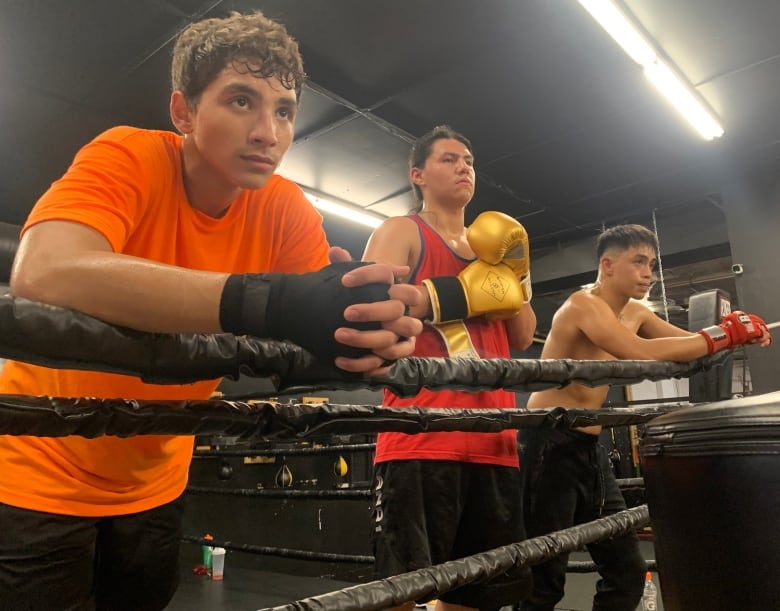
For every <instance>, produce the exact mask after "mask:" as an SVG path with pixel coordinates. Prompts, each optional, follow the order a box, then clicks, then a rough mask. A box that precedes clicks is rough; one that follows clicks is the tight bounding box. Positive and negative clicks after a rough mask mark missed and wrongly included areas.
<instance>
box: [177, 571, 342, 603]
mask: <svg viewBox="0 0 780 611" xmlns="http://www.w3.org/2000/svg"><path fill="white" fill-rule="evenodd" d="M351 585H354V584H352V583H346V582H341V581H333V580H330V579H321V578H317V577H298V576H295V575H285V574H282V573H271V572H268V571H257V570H250V569H239V568H233V569H231V568H230V567H229V566H227V565H226V567H225V576H224V579H223V580H222V581H212V580H211V579H209V578H208V577H205V576H203V577H201V576H196V575H193V573H192V571H191V570H189V571H184V572H183V574H182V582H181V585H180V586H179V589H178V591H177V592H176V595H175V596H174V598H173V601H172V602H171V604H170V605H168V610H169V611H206V610H208V611H214V610H219V611H257V609H265V608H269V607H275V606H279V605H284V604H287V603H290V602H294V601H296V600H300V599H301V598H307V597H309V596H316V595H318V594H325V593H326V592H332V591H334V590H340V589H341V588H346V587H348V586H351Z"/></svg>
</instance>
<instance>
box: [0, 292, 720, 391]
mask: <svg viewBox="0 0 780 611" xmlns="http://www.w3.org/2000/svg"><path fill="white" fill-rule="evenodd" d="M0 330H2V333H0V356H2V357H3V358H8V359H15V360H19V361H25V362H28V363H32V364H35V365H43V366H46V367H53V368H66V369H86V370H96V371H104V372H108V373H119V374H124V375H132V376H136V377H139V378H141V379H142V380H144V381H145V382H149V383H157V384H184V383H189V382H195V381H198V380H209V379H215V378H220V377H227V378H231V379H238V378H239V377H241V376H242V375H244V376H254V377H264V378H268V380H269V381H270V382H271V383H272V384H273V385H274V394H279V393H280V392H281V391H282V390H285V391H290V392H301V391H309V390H312V389H316V390H321V389H323V388H336V389H345V390H349V389H356V388H372V389H381V388H388V389H390V390H392V391H393V392H395V393H396V394H398V395H401V396H413V395H415V394H417V393H418V392H419V391H420V389H422V388H431V389H434V390H436V389H442V388H450V389H461V390H467V391H474V390H494V389H498V388H504V389H506V390H514V391H534V390H543V389H547V388H555V387H562V386H566V385H568V384H571V383H577V384H583V385H586V386H602V385H606V384H634V383H636V382H640V381H642V380H661V379H668V378H675V377H688V376H690V375H693V374H694V373H698V372H700V371H705V370H707V369H710V368H712V367H714V366H717V365H719V364H721V363H723V362H724V360H725V359H726V358H727V357H728V355H729V352H728V351H723V352H720V353H716V354H714V355H710V356H707V357H704V358H702V359H697V360H695V361H691V362H689V363H673V362H669V361H601V360H593V361H578V360H570V359H565V360H540V359H452V358H444V357H442V358H416V357H410V358H406V359H400V360H399V361H398V362H396V364H395V365H394V366H393V368H392V369H391V370H390V373H389V374H388V375H387V376H385V377H381V378H364V377H363V376H362V375H357V374H348V373H345V372H344V371H342V370H339V369H336V368H335V367H334V366H332V365H329V364H328V365H326V364H323V363H321V362H318V361H317V360H316V359H315V358H314V357H313V356H312V355H311V354H309V353H308V352H306V351H305V350H302V349H301V348H299V347H298V346H295V345H294V344H290V343H288V342H273V341H267V340H259V339H256V338H251V337H237V336H234V335H231V334H225V333H222V334H162V333H144V332H141V331H136V330H132V329H127V328H123V327H117V326H114V325H109V324H107V323H105V322H103V321H100V320H97V319H95V318H92V317H91V316H88V315H86V314H84V313H82V312H76V311H74V310H68V309H65V308H59V307H56V306H50V305H44V304H40V303H36V302H32V301H28V300H25V299H21V298H15V297H11V296H9V295H4V296H0Z"/></svg>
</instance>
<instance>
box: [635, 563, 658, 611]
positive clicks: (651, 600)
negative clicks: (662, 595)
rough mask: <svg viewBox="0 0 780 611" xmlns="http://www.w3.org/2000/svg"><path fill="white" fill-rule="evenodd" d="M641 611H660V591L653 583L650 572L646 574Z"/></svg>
mask: <svg viewBox="0 0 780 611" xmlns="http://www.w3.org/2000/svg"><path fill="white" fill-rule="evenodd" d="M639 609H640V610H641V611H656V609H658V589H657V588H656V587H655V584H654V583H653V576H652V575H651V574H650V571H647V573H645V591H644V593H643V594H642V604H641V605H640V607H639Z"/></svg>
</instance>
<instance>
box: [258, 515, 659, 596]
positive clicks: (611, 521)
mask: <svg viewBox="0 0 780 611" xmlns="http://www.w3.org/2000/svg"><path fill="white" fill-rule="evenodd" d="M649 523H650V513H649V511H648V509H647V505H641V506H639V507H634V508H632V509H627V510H625V511H621V512H619V513H616V514H614V515H611V516H608V517H606V518H600V519H598V520H594V521H593V522H588V523H586V524H579V525H577V526H574V527H572V528H567V529H564V530H561V531H558V532H555V533H551V534H549V535H544V536H542V537H535V538H533V539H528V540H526V541H521V542H519V543H513V544H511V545H505V546H503V547H499V548H497V549H494V550H490V551H488V552H482V553H481V554H476V555H474V556H469V557H467V558H460V559H458V560H451V561H449V562H445V563H443V564H439V565H436V566H432V567H427V568H425V569H420V570H418V571H413V572H410V573H404V574H402V575H396V576H393V577H388V578H385V579H382V580H380V581H372V582H370V583H365V584H359V585H356V586H352V587H349V588H345V589H343V590H338V591H336V592H330V593H328V594H323V595H320V596H315V597H312V598H307V599H305V600H299V601H297V602H293V603H290V604H288V605H283V606H279V607H273V608H272V609H263V610H261V611H321V610H322V609H339V611H380V610H382V609H386V608H388V607H393V606H397V605H400V604H402V603H405V602H408V601H410V600H423V599H430V598H435V597H438V596H440V595H441V594H444V593H446V592H449V591H450V590H452V589H453V588H455V587H457V586H462V585H465V584H469V583H473V582H475V581H478V580H485V579H489V578H491V577H496V576H497V575H500V574H501V573H503V572H505V571H508V570H509V569H511V568H513V567H517V566H526V565H533V564H538V563H540V562H544V561H545V560H549V559H551V558H554V557H556V556H559V555H561V554H564V553H568V552H573V551H576V550H577V549H579V548H580V547H582V546H583V545H586V544H588V543H594V542H596V541H601V540H604V539H609V538H613V537H617V536H620V535H624V534H626V533H628V532H630V531H632V530H636V529H638V528H641V527H644V526H647V525H648V524H649Z"/></svg>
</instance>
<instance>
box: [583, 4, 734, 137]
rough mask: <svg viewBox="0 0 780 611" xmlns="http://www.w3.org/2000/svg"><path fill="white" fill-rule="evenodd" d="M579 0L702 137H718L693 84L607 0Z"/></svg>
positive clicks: (720, 131)
mask: <svg viewBox="0 0 780 611" xmlns="http://www.w3.org/2000/svg"><path fill="white" fill-rule="evenodd" d="M579 3H580V4H581V5H582V6H583V7H585V9H586V10H587V11H588V12H589V13H590V14H591V16H592V17H593V18H594V19H595V20H596V21H597V22H598V23H599V25H601V27H603V28H604V29H605V30H606V31H607V33H608V34H609V35H610V36H612V38H614V39H615V42H617V43H618V44H619V45H620V46H621V48H622V49H623V50H624V51H625V52H626V53H627V54H628V56H629V57H630V58H631V59H633V60H634V61H635V62H636V63H637V64H639V65H640V66H642V68H643V69H644V72H645V76H646V77H647V78H648V79H649V80H650V82H651V83H652V84H653V85H655V87H656V88H657V89H658V90H659V91H660V92H661V93H662V94H663V95H664V97H666V99H667V100H669V101H670V102H671V103H672V105H673V106H674V107H675V108H676V109H677V111H678V112H679V113H680V114H682V116H683V117H685V119H686V120H687V121H688V122H689V123H690V124H691V125H692V126H693V127H694V128H695V129H696V131H697V132H699V134H701V136H702V137H703V138H705V139H706V140H712V139H713V138H720V137H721V136H722V135H723V128H722V127H721V126H720V124H719V123H718V121H717V119H716V118H715V115H714V113H712V112H711V111H710V109H709V108H707V106H706V105H705V104H704V102H703V101H702V99H701V97H700V96H699V94H698V93H697V92H696V91H695V90H694V88H693V87H692V86H691V85H690V84H689V83H687V82H686V81H685V80H684V79H682V78H680V76H679V75H678V74H676V73H675V71H674V70H673V69H672V67H671V66H669V64H668V63H667V62H665V61H664V60H663V59H662V58H661V57H660V56H659V54H658V53H657V51H656V50H655V49H654V47H653V45H652V44H651V43H650V42H648V40H647V39H646V38H645V36H644V35H643V34H642V33H641V32H640V31H639V30H638V29H637V28H636V27H635V26H634V25H633V24H632V23H631V21H630V20H629V19H628V18H627V17H626V16H625V14H624V13H623V12H622V11H621V10H620V9H619V8H618V7H617V6H616V5H615V4H614V2H612V1H611V0H579Z"/></svg>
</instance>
